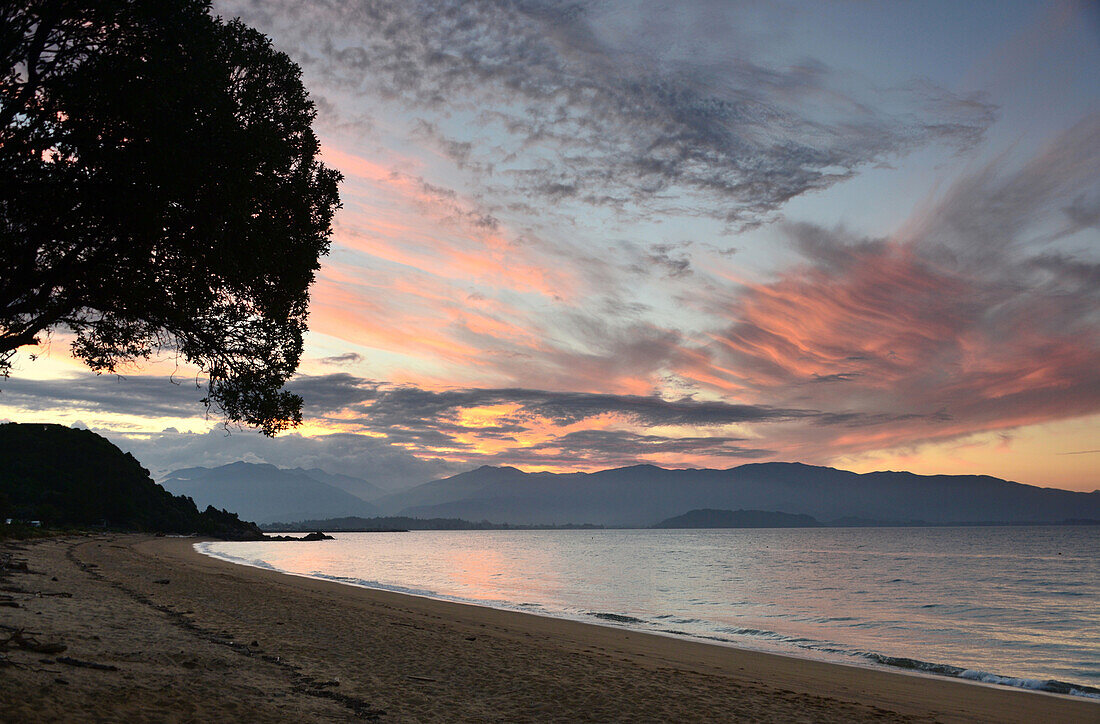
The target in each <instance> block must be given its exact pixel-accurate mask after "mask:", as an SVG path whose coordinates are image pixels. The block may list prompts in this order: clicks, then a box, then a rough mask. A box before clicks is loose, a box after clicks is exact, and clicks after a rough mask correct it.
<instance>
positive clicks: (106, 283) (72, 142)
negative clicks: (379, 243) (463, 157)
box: [0, 0, 340, 434]
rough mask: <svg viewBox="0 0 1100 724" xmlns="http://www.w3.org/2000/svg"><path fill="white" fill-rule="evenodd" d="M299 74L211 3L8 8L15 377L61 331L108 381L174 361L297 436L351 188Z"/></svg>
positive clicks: (4, 126)
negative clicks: (321, 278)
mask: <svg viewBox="0 0 1100 724" xmlns="http://www.w3.org/2000/svg"><path fill="white" fill-rule="evenodd" d="M315 116H316V111H315V109H314V106H313V104H312V102H311V101H310V100H309V98H308V96H307V94H306V91H305V89H304V88H303V86H302V83H301V79H300V69H299V68H298V67H297V66H296V65H295V64H294V63H293V62H292V61H291V60H290V59H289V58H288V57H287V56H286V55H284V54H283V53H280V52H277V51H276V50H274V48H272V46H271V43H270V41H269V40H268V39H267V38H266V37H265V36H264V35H262V34H261V33H259V32H257V31H256V30H253V29H251V28H249V27H247V26H245V25H243V24H242V23H240V22H239V21H229V22H225V21H222V20H221V19H220V18H213V17H211V15H210V13H209V6H208V3H207V2H204V1H203V0H23V1H22V2H14V3H13V2H8V1H6V0H0V251H2V256H3V264H2V265H0V373H3V374H5V375H6V374H8V373H9V372H10V370H11V361H12V357H13V355H14V354H15V351H16V350H18V349H19V348H21V347H25V346H28V345H34V344H37V343H39V342H40V340H41V338H42V335H43V334H44V333H45V334H49V332H50V331H51V330H54V329H60V330H65V331H68V332H71V333H72V334H73V335H74V341H73V343H72V350H73V353H74V354H75V355H76V356H77V357H79V358H80V359H82V360H83V361H85V362H86V363H87V364H88V365H89V366H90V367H91V368H92V369H93V370H95V371H97V372H114V371H115V370H116V368H118V367H119V365H121V364H122V363H124V362H126V361H129V360H134V359H141V358H149V357H150V356H151V355H153V354H154V353H157V352H159V351H165V350H167V351H172V352H175V353H178V355H179V356H180V357H182V358H183V359H185V360H186V361H188V362H190V363H193V364H195V365H197V366H198V367H199V368H200V369H201V370H202V372H203V374H204V377H205V378H206V384H207V390H206V397H205V399H204V400H203V402H204V403H206V404H207V405H208V406H209V405H214V406H215V407H217V408H219V409H220V410H222V411H223V413H224V415H225V416H226V418H227V419H228V420H231V421H240V422H244V423H246V424H249V425H255V426H258V427H260V428H261V429H262V430H263V432H264V433H266V434H274V433H276V432H278V431H279V430H281V429H285V428H286V427H288V426H290V425H293V424H296V423H297V422H298V421H300V419H301V400H300V399H299V398H298V397H297V396H295V395H293V394H291V393H289V392H286V391H285V390H283V384H284V383H285V382H286V380H287V379H288V378H289V377H290V375H291V374H293V372H294V370H295V369H296V368H297V365H298V361H299V358H300V356H301V351H302V335H303V333H304V331H305V330H306V317H307V306H308V302H309V287H310V284H311V283H312V282H313V279H314V273H315V271H316V270H317V269H318V267H319V261H318V260H319V257H320V256H321V255H323V254H325V253H327V251H328V245H329V237H330V235H331V222H332V216H333V213H334V211H335V209H336V208H337V207H338V206H339V196H338V190H337V184H338V182H339V180H340V175H339V173H337V172H336V171H334V170H332V169H328V168H326V167H325V166H324V165H323V164H321V163H320V162H319V161H318V160H317V155H318V150H319V145H318V141H317V138H316V136H315V135H314V133H313V130H312V123H313V120H314V118H315Z"/></svg>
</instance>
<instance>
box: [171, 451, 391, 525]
mask: <svg viewBox="0 0 1100 724" xmlns="http://www.w3.org/2000/svg"><path fill="white" fill-rule="evenodd" d="M322 477H327V478H335V477H337V476H330V475H328V474H327V473H324V472H323V471H316V472H315V471H305V470H301V469H297V470H284V469H281V468H277V467H275V466H274V465H267V464H256V463H245V462H236V463H230V464H229V465H222V466H221V467H217V468H184V469H182V470H176V471H173V472H171V473H169V474H168V475H167V476H166V477H165V478H164V480H163V481H162V484H163V485H164V487H165V488H167V489H168V490H171V491H172V492H173V493H177V494H180V495H188V496H190V497H192V498H194V499H195V502H197V503H198V504H199V505H213V506H216V507H219V508H228V509H229V510H235V511H237V512H238V513H239V514H240V515H241V516H243V517H245V518H248V519H249V520H255V521H256V522H258V523H276V522H281V521H288V520H306V519H310V518H334V517H340V516H349V515H355V516H363V517H371V516H375V515H377V514H378V508H376V507H375V506H374V505H371V504H370V503H368V502H367V501H365V500H363V499H362V498H358V497H356V496H354V495H352V494H351V493H349V492H347V491H346V490H342V489H341V488H339V487H337V486H335V485H332V484H330V483H328V482H326V480H324V479H319V478H322ZM352 480H357V479H355V478H352ZM359 482H362V483H366V481H359ZM368 485H369V483H368Z"/></svg>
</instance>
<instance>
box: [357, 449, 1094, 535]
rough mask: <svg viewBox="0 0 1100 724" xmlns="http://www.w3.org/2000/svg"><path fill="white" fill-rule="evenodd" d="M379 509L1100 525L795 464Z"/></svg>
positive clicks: (497, 484)
mask: <svg viewBox="0 0 1100 724" xmlns="http://www.w3.org/2000/svg"><path fill="white" fill-rule="evenodd" d="M375 502H376V504H377V505H378V506H379V507H380V508H382V511H383V513H384V514H387V515H405V516H410V517H417V518H464V519H466V520H488V521H491V522H494V523H504V522H508V523H512V524H554V523H558V524H561V523H593V524H598V525H612V526H642V527H645V526H651V525H653V524H654V523H657V522H658V521H661V520H664V519H665V518H668V517H671V516H675V515H681V514H683V513H684V512H686V511H689V510H696V509H701V508H712V509H721V510H738V509H745V510H772V511H781V512H784V513H791V514H800V515H810V516H813V517H814V518H817V519H818V520H836V519H838V518H849V519H854V518H859V519H870V520H876V521H882V522H903V521H913V520H920V521H923V522H926V523H929V524H935V525H944V524H953V523H973V522H989V523H992V522H1000V523H1052V522H1055V523H1056V522H1062V521H1064V520H1066V519H1068V518H1100V491H1094V492H1092V493H1079V492H1072V491H1068V490H1059V489H1053V488H1039V487H1036V486H1032V485H1023V484H1021V483H1014V482H1010V481H1007V480H1001V479H998V478H993V477H989V476H984V475H915V474H913V473H906V472H877V473H865V474H858V473H852V472H848V471H845V470H836V469H834V468H827V467H816V466H812V465H803V464H800V463H753V464H749V465H742V466H740V467H736V468H730V469H728V470H695V469H692V470H666V469H664V468H659V467H655V466H653V465H636V466H633V467H627V468H616V469H613V470H603V471H600V472H596V473H564V474H556V473H525V472H523V471H521V470H517V469H515V468H507V467H496V468H494V467H481V468H478V469H477V470H472V471H470V472H467V473H462V474H460V475H456V476H453V477H450V478H445V479H443V480H436V481H432V482H430V483H425V484H423V485H420V486H417V487H414V488H412V489H410V490H408V491H405V492H402V493H397V494H394V495H388V496H384V497H382V498H379V499H377V500H376V501H375Z"/></svg>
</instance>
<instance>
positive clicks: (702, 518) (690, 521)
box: [653, 508, 821, 528]
mask: <svg viewBox="0 0 1100 724" xmlns="http://www.w3.org/2000/svg"><path fill="white" fill-rule="evenodd" d="M820 525H821V523H819V522H818V521H817V519H816V518H814V517H812V516H809V515H792V514H790V513H780V512H778V511H770V510H714V509H713V508H702V509H699V510H689V511H688V512H686V513H684V514H683V515H677V516H675V517H672V518H667V519H665V520H662V521H661V522H660V523H658V524H657V525H655V526H653V527H654V528H816V527H817V526H820Z"/></svg>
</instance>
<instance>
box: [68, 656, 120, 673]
mask: <svg viewBox="0 0 1100 724" xmlns="http://www.w3.org/2000/svg"><path fill="white" fill-rule="evenodd" d="M56 661H57V663H59V664H67V665H69V666H78V667H80V668H82V669H95V670H96V671H118V667H117V666H114V665H112V664H100V663H96V662H95V661H81V660H80V659H74V658H72V657H69V656H58V657H57V659H56Z"/></svg>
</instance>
